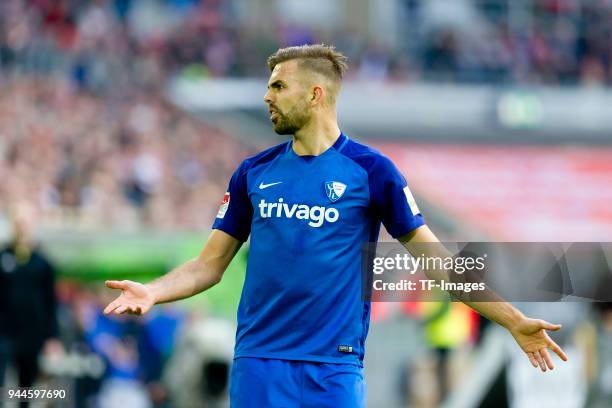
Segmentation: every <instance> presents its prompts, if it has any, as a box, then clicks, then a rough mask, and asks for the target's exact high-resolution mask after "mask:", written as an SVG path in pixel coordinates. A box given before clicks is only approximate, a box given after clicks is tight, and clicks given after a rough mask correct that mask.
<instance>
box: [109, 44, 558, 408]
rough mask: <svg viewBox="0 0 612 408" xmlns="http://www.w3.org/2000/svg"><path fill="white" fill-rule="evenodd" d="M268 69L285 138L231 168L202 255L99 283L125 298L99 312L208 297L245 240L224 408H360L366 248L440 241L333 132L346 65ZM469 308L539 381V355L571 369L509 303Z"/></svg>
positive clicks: (400, 187) (297, 50) (301, 56)
mask: <svg viewBox="0 0 612 408" xmlns="http://www.w3.org/2000/svg"><path fill="white" fill-rule="evenodd" d="M268 65H269V68H270V71H271V76H270V79H269V81H268V91H267V93H266V94H265V96H264V101H265V103H266V104H267V105H268V107H269V112H270V121H271V122H272V125H273V127H274V131H275V132H276V133H278V134H281V135H290V136H291V138H290V140H289V141H287V142H285V143H282V144H280V145H277V146H274V147H272V148H270V149H267V150H265V151H263V152H261V153H259V154H257V155H255V156H253V157H250V158H248V159H246V160H245V161H243V162H242V164H241V165H240V166H239V167H238V169H237V170H236V171H235V173H234V175H233V176H232V178H231V180H230V182H229V187H228V190H227V193H226V194H225V197H224V200H223V205H222V206H221V208H220V209H219V213H218V214H217V218H216V220H215V222H214V224H213V231H212V232H211V234H210V236H209V238H208V240H207V242H206V244H205V245H204V247H203V249H202V251H201V253H200V254H199V256H198V257H197V258H195V259H192V260H190V261H187V262H186V263H184V264H183V265H181V266H179V267H177V268H176V269H174V270H173V271H171V272H170V273H168V274H166V275H165V276H162V277H161V278H159V279H157V280H154V281H153V282H150V283H148V284H140V283H136V282H131V281H108V282H107V286H109V287H110V288H114V289H121V291H122V292H121V295H120V296H119V297H118V298H117V299H116V300H114V301H113V302H111V303H110V304H109V305H108V306H107V307H106V309H105V313H116V314H122V313H133V314H144V313H146V312H148V311H149V310H150V309H151V307H153V305H155V304H157V303H163V302H171V301H174V300H178V299H183V298H186V297H189V296H193V295H195V294H197V293H200V292H202V291H204V290H207V289H209V288H210V287H212V286H213V285H215V284H216V283H218V282H219V281H220V280H221V277H222V276H223V272H224V271H225V269H226V267H227V266H228V264H229V263H230V261H231V260H232V258H233V257H234V255H235V254H236V252H237V251H238V249H239V248H240V246H241V245H242V243H243V242H245V241H246V240H247V238H248V237H249V236H250V237H251V245H250V253H249V258H248V263H247V271H246V278H245V282H244V287H243V290H242V297H241V300H240V305H239V308H238V330H237V333H236V347H235V356H234V363H233V367H232V371H231V380H230V399H231V404H232V406H233V407H334V408H338V407H363V406H365V383H364V378H363V364H362V362H363V357H364V344H365V339H366V335H367V332H368V325H369V315H370V303H369V302H367V301H364V300H363V299H362V297H361V256H360V251H361V247H362V244H363V243H365V242H376V241H377V238H378V233H379V229H380V225H381V223H382V224H384V226H385V227H386V229H387V231H388V232H389V233H390V234H391V235H392V236H393V237H394V238H396V239H398V240H399V241H401V242H402V243H404V244H405V245H409V244H411V243H422V242H432V243H439V241H438V239H437V238H436V237H435V236H434V234H433V233H432V232H431V231H430V229H429V228H428V227H427V226H426V225H425V222H424V220H423V217H422V215H421V214H420V212H419V210H418V207H417V205H416V203H415V202H414V199H413V197H412V194H411V193H410V190H409V188H408V186H407V184H406V180H405V179H404V177H402V175H401V174H400V172H399V171H398V170H397V169H396V167H395V166H394V165H393V163H392V162H391V161H390V160H389V159H387V158H386V157H385V156H383V155H382V154H381V153H379V152H378V151H376V150H374V149H372V148H370V147H368V146H366V145H363V144H360V143H358V142H356V141H354V140H352V139H350V138H349V137H348V136H347V135H345V134H344V133H342V132H341V131H340V128H339V127H338V122H337V116H336V99H337V97H338V94H339V92H340V88H341V82H342V77H343V74H344V72H345V70H346V68H347V64H346V57H344V56H343V55H342V54H340V53H339V52H337V51H335V49H334V48H333V47H330V46H324V45H308V46H301V47H289V48H284V49H280V50H278V51H277V52H276V53H274V54H273V55H272V56H270V58H269V59H268ZM364 97H367V95H364ZM439 245H441V244H439ZM438 278H439V277H438ZM466 303H468V304H469V305H470V306H471V307H472V308H474V309H475V310H476V311H477V312H479V313H480V314H482V315H484V316H485V317H487V318H489V319H491V320H493V321H495V322H497V323H499V324H500V325H502V326H503V327H505V328H507V329H508V330H509V331H510V333H511V334H512V335H513V336H514V338H515V339H516V341H517V343H518V345H519V346H520V347H521V348H522V349H523V350H524V352H525V353H526V354H527V356H528V357H529V360H530V361H531V363H532V364H533V365H534V366H535V367H538V366H539V367H540V368H541V370H542V371H546V370H547V369H552V368H553V362H552V360H551V358H550V356H549V354H548V351H547V349H548V348H550V349H552V350H553V351H554V352H555V353H557V354H558V355H559V356H560V357H561V358H562V359H563V360H565V359H566V356H565V354H564V353H563V351H562V350H561V349H560V348H559V346H558V345H556V344H555V343H554V342H553V341H552V340H551V339H550V338H549V336H548V335H547V333H546V330H558V329H559V328H560V326H559V325H554V324H550V323H547V322H545V321H542V320H537V319H530V318H527V317H525V316H524V315H523V314H522V313H521V312H520V311H518V310H517V309H515V308H514V307H513V306H511V305H510V304H508V303H506V302H478V303H471V302H466Z"/></svg>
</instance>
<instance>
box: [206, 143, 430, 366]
mask: <svg viewBox="0 0 612 408" xmlns="http://www.w3.org/2000/svg"><path fill="white" fill-rule="evenodd" d="M381 222H382V223H383V224H384V225H385V227H386V228H387V231H389V233H390V234H391V235H392V236H393V237H395V238H397V237H400V236H402V235H405V234H407V233H409V232H410V231H412V230H414V229H415V228H418V227H420V226H422V225H423V224H424V221H423V217H422V216H421V215H420V214H419V210H418V207H417V206H416V204H415V203H414V199H413V198H412V194H411V193H410V190H409V189H408V186H407V184H406V180H405V179H404V177H402V175H401V174H400V173H399V171H398V170H397V168H396V167H395V166H394V165H393V163H391V161H390V160H389V159H387V158H386V157H385V156H383V155H382V154H381V153H379V152H378V151H376V150H374V149H372V148H370V147H368V146H365V145H363V144H360V143H357V142H355V141H353V140H350V139H349V138H348V137H347V136H345V135H344V134H341V135H340V137H339V138H338V140H337V141H336V142H335V143H334V145H333V146H332V147H330V148H329V149H328V150H326V151H325V152H323V153H322V154H320V155H318V156H298V155H297V154H296V153H295V152H294V150H293V149H292V142H291V141H289V142H287V143H283V144H280V145H278V146H275V147H272V148H270V149H268V150H265V151H263V152H261V153H259V154H257V155H256V156H254V157H251V158H249V159H247V160H245V161H244V162H243V163H242V164H241V165H240V166H239V167H238V169H237V170H236V172H235V173H234V175H233V176H232V178H231V180H230V183H229V189H228V192H227V193H226V195H225V199H224V204H223V205H222V206H221V208H220V209H219V214H218V215H217V218H216V220H215V223H214V225H213V228H216V229H219V230H222V231H225V232H226V233H228V234H230V235H232V236H233V237H235V238H237V239H239V240H241V241H246V240H247V238H248V237H249V235H250V236H251V245H250V252H249V258H248V262H247V271H246V277H245V282H244V287H243V289H242V296H241V299H240V305H239V307H238V330H237V333H236V349H235V358H239V357H256V358H274V359H285V360H301V361H316V362H322V363H349V364H356V365H360V366H361V365H362V361H363V356H364V343H365V339H366V335H367V332H368V326H369V320H370V303H369V302H367V301H363V300H362V296H361V293H362V292H361V249H362V245H363V244H364V243H367V242H376V241H377V239H378V233H379V230H380V224H381Z"/></svg>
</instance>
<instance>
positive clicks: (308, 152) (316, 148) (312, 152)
mask: <svg viewBox="0 0 612 408" xmlns="http://www.w3.org/2000/svg"><path fill="white" fill-rule="evenodd" d="M339 136H340V128H339V127H338V121H337V120H336V118H335V117H332V118H327V119H322V120H312V121H310V122H309V123H308V124H307V125H306V126H304V127H303V128H302V129H300V130H299V131H298V132H296V133H295V135H293V151H294V152H295V153H296V154H297V155H298V156H318V155H320V154H322V153H323V152H325V151H326V150H327V149H329V148H330V147H331V146H333V145H334V143H335V142H336V140H338V137H339Z"/></svg>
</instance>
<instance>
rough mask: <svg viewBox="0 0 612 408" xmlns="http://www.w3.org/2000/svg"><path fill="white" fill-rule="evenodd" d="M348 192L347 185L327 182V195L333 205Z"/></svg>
mask: <svg viewBox="0 0 612 408" xmlns="http://www.w3.org/2000/svg"><path fill="white" fill-rule="evenodd" d="M345 191H346V184H344V183H340V182H339V181H326V182H325V193H326V194H327V198H329V199H330V200H331V201H332V203H335V202H336V201H338V200H339V199H340V197H342V196H343V195H344V192H345Z"/></svg>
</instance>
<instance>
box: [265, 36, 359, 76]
mask: <svg viewBox="0 0 612 408" xmlns="http://www.w3.org/2000/svg"><path fill="white" fill-rule="evenodd" d="M294 59H297V60H300V62H299V63H300V67H301V68H306V69H309V70H312V71H314V72H316V73H319V74H321V75H323V76H325V77H327V78H329V79H333V80H335V81H338V82H340V81H341V80H342V77H343V76H344V73H345V72H346V69H347V67H348V65H347V60H348V58H347V57H346V56H345V55H343V54H342V53H340V52H338V51H336V49H335V47H334V46H332V45H325V44H314V45H300V46H296V47H287V48H281V49H279V50H278V51H276V52H275V53H274V54H272V55H270V57H268V68H270V72H272V71H273V70H274V67H275V66H277V65H278V64H280V63H281V62H285V61H290V60H294Z"/></svg>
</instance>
